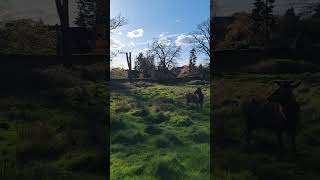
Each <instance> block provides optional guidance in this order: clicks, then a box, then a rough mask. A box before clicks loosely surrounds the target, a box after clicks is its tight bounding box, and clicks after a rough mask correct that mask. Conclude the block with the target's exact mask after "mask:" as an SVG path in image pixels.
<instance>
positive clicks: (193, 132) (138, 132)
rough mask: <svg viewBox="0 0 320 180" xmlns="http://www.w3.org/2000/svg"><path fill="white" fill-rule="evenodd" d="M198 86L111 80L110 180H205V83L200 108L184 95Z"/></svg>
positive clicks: (207, 168) (206, 89) (206, 149)
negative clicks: (140, 83)
mask: <svg viewBox="0 0 320 180" xmlns="http://www.w3.org/2000/svg"><path fill="white" fill-rule="evenodd" d="M191 84H193V83H191ZM198 86H200V85H189V84H187V83H185V84H177V85H163V84H156V83H154V84H149V85H148V86H139V87H136V86H134V85H130V84H129V83H119V82H112V91H111V100H110V103H111V105H110V113H111V166H110V168H111V179H112V180H118V179H121V180H122V179H126V180H135V179H139V180H140V179H143V180H144V179H145V180H149V179H150V180H151V179H152V180H153V179H159V180H162V179H166V180H171V179H190V180H191V179H192V180H196V179H199V180H200V179H201V180H203V179H209V176H210V168H209V159H210V154H209V140H210V139H209V132H210V131H209V127H210V125H209V124H210V121H209V120H210V114H209V113H210V104H209V101H210V99H209V97H210V94H209V86H208V85H207V84H205V85H201V86H203V87H204V93H205V101H204V107H203V109H197V108H196V106H195V105H193V104H190V105H189V106H187V105H186V102H185V97H184V94H185V93H186V92H193V91H194V90H195V89H196V87H198Z"/></svg>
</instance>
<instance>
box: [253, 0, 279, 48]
mask: <svg viewBox="0 0 320 180" xmlns="http://www.w3.org/2000/svg"><path fill="white" fill-rule="evenodd" d="M274 2H275V0H265V2H264V1H263V0H255V1H254V3H253V5H254V8H253V9H252V12H251V15H252V16H251V17H252V19H253V21H254V24H253V32H255V38H256V43H257V44H258V45H262V44H261V42H262V43H263V42H264V43H265V42H267V41H269V40H270V38H271V30H272V28H273V25H274V24H275V17H274V15H273V8H274Z"/></svg>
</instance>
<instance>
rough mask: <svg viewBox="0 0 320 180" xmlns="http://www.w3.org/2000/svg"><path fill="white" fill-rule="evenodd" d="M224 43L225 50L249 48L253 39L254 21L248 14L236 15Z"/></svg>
mask: <svg viewBox="0 0 320 180" xmlns="http://www.w3.org/2000/svg"><path fill="white" fill-rule="evenodd" d="M233 17H234V21H233V23H232V24H230V25H229V26H228V30H227V33H226V36H225V39H224V42H223V47H225V48H247V47H249V46H250V45H251V43H252V41H253V39H252V36H253V34H254V33H253V31H252V29H253V20H252V18H251V17H250V15H249V14H248V13H245V12H243V13H235V14H234V15H233Z"/></svg>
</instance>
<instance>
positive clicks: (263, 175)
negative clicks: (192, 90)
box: [211, 73, 320, 180]
mask: <svg viewBox="0 0 320 180" xmlns="http://www.w3.org/2000/svg"><path fill="white" fill-rule="evenodd" d="M319 75H320V74H319V73H303V74H273V75H266V74H240V73H235V74H224V75H222V76H219V77H215V79H214V81H213V84H212V88H213V89H214V93H213V95H212V98H213V116H214V119H213V121H214V129H212V131H213V140H212V141H211V142H212V143H214V149H213V151H214V155H213V160H212V161H213V162H214V164H213V166H214V169H213V171H214V172H213V175H212V176H213V177H214V179H215V180H234V179H236V180H238V179H240V180H241V179H243V180H251V179H252V180H269V179H273V180H277V179H281V180H286V179H290V180H295V179H297V180H298V179H319V177H320V173H319V172H320V171H319V168H318V167H319V166H318V163H317V162H319V161H320V156H319V153H318V152H319V148H320V141H319V140H318V137H319V135H320V122H319V120H320V116H319V113H320V110H319V109H318V107H319V103H320V82H319V81H318V80H317V79H318V78H319ZM277 79H291V80H301V81H302V84H301V85H300V86H299V87H298V88H297V89H296V90H295V91H294V94H295V95H296V97H297V101H298V102H299V104H300V105H301V108H302V114H301V127H300V129H299V134H298V137H297V153H296V155H295V156H294V155H293V154H292V153H290V152H285V153H283V154H279V152H278V151H277V141H276V136H275V135H273V134H271V133H268V132H263V131H258V132H256V133H255V135H254V144H253V145H251V146H250V147H249V146H246V145H245V142H244V137H243V136H242V135H243V132H244V119H243V117H242V113H241V111H240V107H239V104H240V103H241V101H242V100H243V99H244V98H245V97H248V96H252V95H256V96H260V97H267V96H268V95H269V94H271V93H272V92H273V91H274V90H275V89H276V88H277V85H275V84H273V82H272V81H273V80H277ZM285 142H286V143H287V142H288V141H285ZM286 148H289V147H288V144H286Z"/></svg>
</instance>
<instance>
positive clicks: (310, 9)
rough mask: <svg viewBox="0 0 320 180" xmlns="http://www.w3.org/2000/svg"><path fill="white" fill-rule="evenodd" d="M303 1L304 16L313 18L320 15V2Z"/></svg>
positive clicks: (302, 13)
mask: <svg viewBox="0 0 320 180" xmlns="http://www.w3.org/2000/svg"><path fill="white" fill-rule="evenodd" d="M301 1H302V0H301ZM302 2H303V3H305V4H304V6H303V10H302V12H301V15H302V16H311V17H313V18H317V17H318V18H319V17H320V2H314V1H311V2H310V1H305V0H303V1H302Z"/></svg>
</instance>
